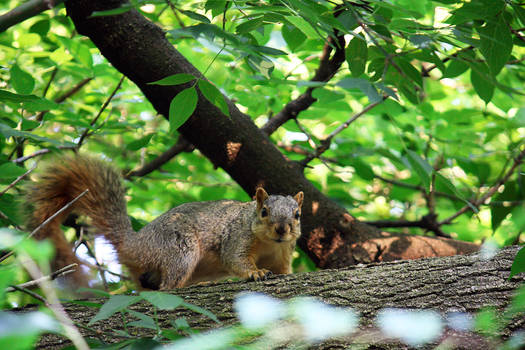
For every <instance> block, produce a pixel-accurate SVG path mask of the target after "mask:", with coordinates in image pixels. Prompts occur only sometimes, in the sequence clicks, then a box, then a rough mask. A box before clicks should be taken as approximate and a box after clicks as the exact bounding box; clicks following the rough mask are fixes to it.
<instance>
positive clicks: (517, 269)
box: [509, 246, 525, 279]
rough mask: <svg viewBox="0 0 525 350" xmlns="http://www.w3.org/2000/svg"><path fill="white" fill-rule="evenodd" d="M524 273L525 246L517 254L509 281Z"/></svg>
mask: <svg viewBox="0 0 525 350" xmlns="http://www.w3.org/2000/svg"><path fill="white" fill-rule="evenodd" d="M522 272H525V246H524V247H521V248H520V250H518V253H516V257H514V261H513V262H512V266H511V267H510V275H509V279H511V278H512V277H513V276H515V275H517V274H518V273H522Z"/></svg>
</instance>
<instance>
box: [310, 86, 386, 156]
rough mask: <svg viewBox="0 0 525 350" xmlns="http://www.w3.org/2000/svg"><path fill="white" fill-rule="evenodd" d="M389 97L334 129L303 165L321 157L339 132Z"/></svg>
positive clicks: (364, 109) (384, 97) (367, 107)
mask: <svg viewBox="0 0 525 350" xmlns="http://www.w3.org/2000/svg"><path fill="white" fill-rule="evenodd" d="M387 98H388V97H387V96H383V97H382V99H381V100H379V101H376V102H374V103H371V104H369V105H368V106H366V107H365V108H363V109H362V110H361V111H360V112H358V113H356V114H354V115H353V116H351V117H350V118H349V119H348V120H347V121H345V122H344V123H343V124H341V125H339V126H338V127H337V128H336V129H335V130H334V131H332V132H331V133H330V134H329V135H328V136H327V137H326V138H325V139H324V140H321V144H320V145H319V146H317V148H316V149H315V152H314V153H313V154H311V155H309V156H308V157H306V158H305V159H303V161H302V162H301V164H302V165H303V166H306V165H307V164H308V163H310V162H311V161H312V160H313V159H315V158H319V156H320V155H321V154H323V153H324V152H325V151H326V150H328V148H330V144H331V143H332V139H333V138H334V137H335V136H336V135H337V134H339V133H340V132H341V131H343V130H345V129H346V128H348V127H349V126H350V124H352V123H353V122H355V121H356V120H357V118H359V117H361V116H362V115H364V114H365V113H367V112H369V111H370V110H371V109H373V108H374V107H375V106H377V105H379V104H381V103H383V101H384V100H386V99H387Z"/></svg>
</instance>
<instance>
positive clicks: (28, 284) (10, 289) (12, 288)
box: [5, 264, 78, 293]
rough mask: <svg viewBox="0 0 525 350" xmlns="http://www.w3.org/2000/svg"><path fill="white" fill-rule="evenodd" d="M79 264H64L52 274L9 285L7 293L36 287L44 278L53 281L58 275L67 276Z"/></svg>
mask: <svg viewBox="0 0 525 350" xmlns="http://www.w3.org/2000/svg"><path fill="white" fill-rule="evenodd" d="M77 266H78V265H77V264H70V265H67V266H64V267H63V268H61V269H59V270H56V271H55V272H53V273H51V274H50V275H46V276H43V277H41V278H39V279H36V280H32V281H29V282H25V283H21V284H17V285H16V286H10V287H7V288H6V289H5V292H6V293H10V292H14V291H15V290H19V289H18V288H24V289H28V288H34V287H36V286H37V285H38V284H40V283H41V282H42V281H43V280H47V281H52V280H54V279H56V278H58V277H61V276H65V275H67V274H69V273H72V272H75V271H76V269H75V268H76V267H77Z"/></svg>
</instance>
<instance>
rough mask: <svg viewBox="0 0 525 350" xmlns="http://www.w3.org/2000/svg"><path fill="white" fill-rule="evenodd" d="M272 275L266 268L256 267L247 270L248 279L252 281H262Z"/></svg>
mask: <svg viewBox="0 0 525 350" xmlns="http://www.w3.org/2000/svg"><path fill="white" fill-rule="evenodd" d="M271 275H272V271H270V270H266V269H257V270H252V271H250V272H248V279H250V280H253V281H264V280H265V279H266V278H267V277H270V276H271Z"/></svg>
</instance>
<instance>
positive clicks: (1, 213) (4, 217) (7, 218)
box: [0, 210, 23, 261]
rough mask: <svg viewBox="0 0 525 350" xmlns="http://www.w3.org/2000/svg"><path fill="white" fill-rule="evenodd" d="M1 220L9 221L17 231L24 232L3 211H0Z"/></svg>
mask: <svg viewBox="0 0 525 350" xmlns="http://www.w3.org/2000/svg"><path fill="white" fill-rule="evenodd" d="M0 218H1V219H4V220H7V221H9V222H10V223H11V225H13V226H14V227H15V228H16V229H17V230H19V231H23V230H22V228H21V227H20V226H18V225H17V224H16V222H14V221H13V220H11V219H10V218H9V216H7V215H5V214H4V212H3V211H1V210H0ZM2 260H3V259H2ZM2 260H0V261H2Z"/></svg>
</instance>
